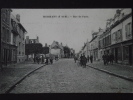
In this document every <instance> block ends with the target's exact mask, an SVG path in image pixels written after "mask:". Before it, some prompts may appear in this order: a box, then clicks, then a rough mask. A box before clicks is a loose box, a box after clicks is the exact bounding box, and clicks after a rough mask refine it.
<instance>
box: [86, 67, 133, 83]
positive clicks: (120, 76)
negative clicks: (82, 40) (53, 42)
mask: <svg viewBox="0 0 133 100" xmlns="http://www.w3.org/2000/svg"><path fill="white" fill-rule="evenodd" d="M87 66H89V65H87ZM89 67H91V68H93V69H96V70H99V71H102V72H105V73H107V74H110V75H113V76H116V77H119V78H122V79H125V80H128V81H130V82H133V79H131V78H128V77H126V76H122V75H118V74H114V73H112V72H109V71H107V70H104V69H99V68H96V67H92V66H89Z"/></svg>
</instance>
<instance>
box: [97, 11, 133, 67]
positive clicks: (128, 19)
mask: <svg viewBox="0 0 133 100" xmlns="http://www.w3.org/2000/svg"><path fill="white" fill-rule="evenodd" d="M132 37H133V36H132V10H131V9H121V10H117V11H116V14H115V15H114V18H111V19H109V20H108V22H107V24H106V29H105V31H104V33H103V34H102V35H100V39H99V48H100V50H101V51H103V52H106V53H113V55H114V58H115V59H114V60H115V62H116V63H120V64H128V65H133V62H132V61H133V42H132V40H133V39H132Z"/></svg>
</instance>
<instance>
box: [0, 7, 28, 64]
mask: <svg viewBox="0 0 133 100" xmlns="http://www.w3.org/2000/svg"><path fill="white" fill-rule="evenodd" d="M26 33H27V31H26V29H25V28H24V27H23V25H22V24H21V23H20V15H19V14H17V15H16V16H15V17H14V15H13V14H12V10H11V9H1V56H0V59H1V60H0V61H1V65H3V66H4V65H5V66H7V65H9V64H13V63H19V62H23V61H25V34H26Z"/></svg>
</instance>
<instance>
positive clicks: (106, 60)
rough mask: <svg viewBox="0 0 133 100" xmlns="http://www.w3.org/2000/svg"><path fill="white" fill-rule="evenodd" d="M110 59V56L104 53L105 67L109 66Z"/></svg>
mask: <svg viewBox="0 0 133 100" xmlns="http://www.w3.org/2000/svg"><path fill="white" fill-rule="evenodd" d="M108 57H109V56H108V55H107V54H106V53H104V55H103V56H102V58H103V62H104V65H107V64H108V59H109V58H108Z"/></svg>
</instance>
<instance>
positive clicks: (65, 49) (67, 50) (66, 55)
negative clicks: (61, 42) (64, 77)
mask: <svg viewBox="0 0 133 100" xmlns="http://www.w3.org/2000/svg"><path fill="white" fill-rule="evenodd" d="M63 49H64V55H65V57H67V58H68V57H70V48H69V47H67V46H64V47H63Z"/></svg>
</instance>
